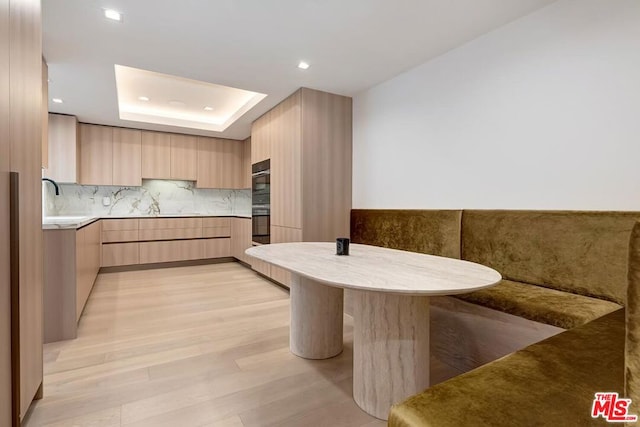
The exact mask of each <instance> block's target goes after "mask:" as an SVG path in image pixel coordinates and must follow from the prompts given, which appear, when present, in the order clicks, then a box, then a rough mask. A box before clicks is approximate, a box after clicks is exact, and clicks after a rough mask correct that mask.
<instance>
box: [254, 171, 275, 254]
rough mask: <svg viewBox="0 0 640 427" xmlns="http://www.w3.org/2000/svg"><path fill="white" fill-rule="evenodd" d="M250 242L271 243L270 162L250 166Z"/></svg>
mask: <svg viewBox="0 0 640 427" xmlns="http://www.w3.org/2000/svg"><path fill="white" fill-rule="evenodd" d="M251 203H252V206H251V229H252V241H253V242H255V243H261V244H267V243H271V236H270V234H271V160H269V159H267V160H264V161H262V162H259V163H256V164H254V165H252V166H251Z"/></svg>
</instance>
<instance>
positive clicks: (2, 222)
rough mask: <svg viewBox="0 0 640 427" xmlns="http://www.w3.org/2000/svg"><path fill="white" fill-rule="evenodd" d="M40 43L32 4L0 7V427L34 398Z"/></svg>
mask: <svg viewBox="0 0 640 427" xmlns="http://www.w3.org/2000/svg"><path fill="white" fill-rule="evenodd" d="M41 40H42V34H41V15H40V1H39V0H0V200H1V202H0V426H2V427H4V426H9V425H12V424H14V425H17V422H18V420H19V419H21V418H22V417H24V415H25V413H26V412H27V409H28V408H29V405H30V403H31V401H32V400H33V398H34V397H38V396H39V395H40V393H41V392H42V388H41V385H42V218H41V212H42V205H41V204H42V196H41V194H42V191H41V182H40V178H41V166H42V118H43V115H42V108H46V107H43V105H42V103H43V102H42V101H43V100H42V87H43V82H42V41H41ZM10 172H16V173H17V174H18V175H17V176H18V177H19V179H17V180H14V181H13V182H14V183H15V184H18V185H19V189H18V191H17V192H13V193H12V192H11V191H10V187H11V184H10V181H11V179H10ZM12 194H13V197H12ZM16 220H19V221H17V222H16ZM12 225H13V227H12ZM12 291H13V292H12ZM10 302H11V303H10ZM12 317H13V321H12Z"/></svg>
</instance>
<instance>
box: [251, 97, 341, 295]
mask: <svg viewBox="0 0 640 427" xmlns="http://www.w3.org/2000/svg"><path fill="white" fill-rule="evenodd" d="M351 141H352V100H351V98H349V97H346V96H340V95H335V94H331V93H327V92H321V91H317V90H313V89H308V88H301V89H299V90H298V91H296V92H295V93H293V94H292V95H291V96H289V97H288V98H287V99H285V100H284V101H282V102H281V103H280V104H278V105H277V106H276V107H274V108H273V109H272V110H270V111H269V112H267V113H266V114H265V115H263V116H262V117H260V118H259V119H258V120H256V121H255V122H254V123H253V126H252V130H251V154H252V155H251V161H252V163H256V162H259V161H262V160H265V159H271V243H286V242H300V241H302V242H313V241H335V238H336V237H348V236H349V214H350V211H351V160H352V148H351V147H352V143H351ZM268 275H269V276H270V277H271V278H272V279H274V280H276V281H278V282H280V283H283V284H285V285H287V286H288V285H289V283H290V274H289V273H287V272H286V271H284V270H282V269H279V268H277V267H274V266H271V268H270V271H269V273H268Z"/></svg>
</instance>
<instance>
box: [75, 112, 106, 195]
mask: <svg viewBox="0 0 640 427" xmlns="http://www.w3.org/2000/svg"><path fill="white" fill-rule="evenodd" d="M112 183H113V128H112V127H110V126H98V125H89V124H85V123H82V124H80V184H83V185H111V184H112Z"/></svg>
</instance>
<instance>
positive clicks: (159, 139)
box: [142, 131, 171, 179]
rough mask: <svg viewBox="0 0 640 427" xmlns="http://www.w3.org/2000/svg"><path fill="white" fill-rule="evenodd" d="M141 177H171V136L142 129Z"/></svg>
mask: <svg viewBox="0 0 640 427" xmlns="http://www.w3.org/2000/svg"><path fill="white" fill-rule="evenodd" d="M142 177H143V178H156V179H171V137H170V135H169V134H168V133H161V132H150V131H142Z"/></svg>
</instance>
